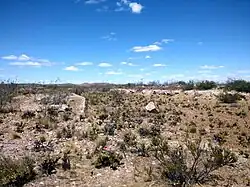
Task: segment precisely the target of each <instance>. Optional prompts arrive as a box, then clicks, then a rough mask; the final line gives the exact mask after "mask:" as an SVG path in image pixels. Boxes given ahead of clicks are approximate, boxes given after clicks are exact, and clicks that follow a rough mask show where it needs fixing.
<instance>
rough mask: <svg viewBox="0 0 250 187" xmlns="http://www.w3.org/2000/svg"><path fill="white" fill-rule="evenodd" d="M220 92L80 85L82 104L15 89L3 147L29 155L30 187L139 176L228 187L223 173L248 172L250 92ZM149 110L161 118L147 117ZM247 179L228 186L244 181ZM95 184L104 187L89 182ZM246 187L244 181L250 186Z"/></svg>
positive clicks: (3, 116)
mask: <svg viewBox="0 0 250 187" xmlns="http://www.w3.org/2000/svg"><path fill="white" fill-rule="evenodd" d="M214 84H215V83H214V82H212V81H201V82H194V81H190V82H187V83H186V82H179V83H178V82H174V83H166V84H161V83H159V82H151V83H150V85H149V84H144V83H140V84H135V85H131V87H130V89H127V87H126V85H119V87H123V86H124V87H125V88H126V89H117V87H118V86H117V85H112V86H113V88H111V87H108V88H107V89H106V88H105V87H102V88H100V89H99V88H94V87H87V88H86V87H84V86H81V85H79V86H77V89H78V90H75V92H76V93H79V94H81V95H82V96H80V95H74V94H70V93H72V92H74V87H72V86H71V87H67V86H65V87H63V86H59V85H55V86H50V87H49V86H45V85H32V86H30V87H28V88H29V89H26V88H25V90H24V89H23V87H24V86H22V87H19V86H17V88H16V89H17V90H15V92H14V93H13V95H12V98H11V100H12V102H11V101H10V102H8V103H6V105H5V106H4V108H5V109H7V108H14V110H12V111H15V113H10V112H9V111H10V110H8V112H5V113H3V112H2V113H0V124H1V129H0V149H1V150H3V152H4V153H6V154H7V155H17V156H19V155H24V153H25V154H26V153H27V154H30V155H32V158H34V160H35V161H36V162H33V166H32V168H34V170H35V173H36V175H35V176H36V179H35V180H32V179H33V178H32V179H31V178H29V177H28V178H29V179H27V180H26V179H24V180H23V181H25V183H27V182H28V181H30V180H32V181H30V185H29V184H27V186H38V187H40V186H41V185H40V182H41V184H42V183H43V182H44V184H45V183H46V182H47V180H50V179H51V177H52V178H53V179H54V178H55V181H58V182H61V181H62V180H63V181H66V182H69V181H70V180H72V181H82V178H84V182H86V181H87V182H89V183H90V185H92V186H95V185H99V184H100V183H99V181H105V182H107V183H105V185H106V184H107V185H117V186H121V185H123V184H124V183H125V182H124V181H125V180H126V182H127V181H130V182H131V184H133V183H134V182H135V181H134V178H133V175H134V177H135V178H136V182H137V180H138V181H142V184H141V185H146V186H147V185H148V184H149V183H150V185H151V184H152V185H154V184H155V186H158V184H159V186H160V184H163V186H164V185H169V184H170V185H173V186H192V185H193V184H203V183H205V185H208V186H210V185H215V184H216V185H219V186H225V185H227V184H226V182H227V181H228V180H227V178H228V175H227V174H228V173H232V172H234V170H235V169H238V168H237V167H238V165H240V166H241V167H242V168H244V175H245V173H249V172H250V170H249V169H248V168H247V166H246V163H247V162H246V161H248V160H244V162H243V161H242V159H249V151H248V150H249V146H250V138H249V135H248V134H249V133H250V131H249V128H248V125H249V117H250V116H249V106H250V103H249V94H245V93H240V92H236V91H228V90H226V89H224V90H223V89H221V87H217V89H213V88H214V87H215V85H214ZM185 86H186V88H185ZM220 86H223V85H220ZM180 89H187V90H189V89H194V90H190V91H185V90H183V91H182V90H180ZM207 89H213V90H207ZM27 90H28V92H26V91H27ZM200 90H206V91H200ZM59 92H60V93H59ZM58 93H59V95H58ZM219 93H220V94H219ZM18 94H22V95H18ZM53 95H56V96H53ZM16 96H18V97H16ZM75 96H76V97H77V99H79V97H80V99H79V100H77V99H76V100H74V99H75V98H74V97H75ZM82 97H84V99H86V100H85V101H86V103H84V102H83V100H81V98H82ZM59 98H60V99H59ZM13 101H15V102H13ZM79 101H80V102H79ZM150 102H152V103H154V105H155V106H156V107H157V112H155V113H154V112H150V111H149V110H147V109H146V105H148V104H149V103H150ZM227 103H228V104H227ZM14 106H20V108H18V107H14ZM81 106H83V107H81ZM78 107H79V108H78ZM2 111H3V110H2ZM187 134H188V136H187ZM162 137H164V138H162ZM198 137H202V139H201V138H200V139H199V140H197V138H198ZM229 148H230V150H231V151H228V149H229ZM235 155H239V157H240V158H241V159H239V160H238V161H237V158H236V156H235ZM6 158H8V159H9V158H10V157H6ZM12 160H13V162H14V161H15V163H21V160H19V159H18V160H16V159H12ZM16 161H18V162H16ZM136 162H138V163H141V165H140V164H138V165H136V166H135V164H134V163H136ZM91 163H92V164H91ZM234 163H237V164H234ZM121 164H124V167H123V166H122V167H120V166H121ZM0 165H1V163H0ZM2 165H3V164H2ZM224 166H227V167H224ZM232 166H233V167H232ZM222 167H223V168H222ZM17 168H18V167H17ZM110 168H111V169H110ZM221 168H222V169H221ZM112 169H114V170H116V171H115V172H114V171H112ZM241 171H243V170H240V171H239V174H238V173H237V174H235V176H233V177H231V178H232V181H233V179H234V180H238V179H239V177H241V178H244V177H242V176H243V172H241ZM56 172H58V173H57V174H56V175H52V174H54V173H56ZM111 172H114V173H111ZM133 172H134V173H133ZM237 172H238V170H237ZM0 173H1V171H0ZM49 175H52V176H49ZM62 175H65V177H64V178H63V179H62V178H60V177H61V176H62ZM15 176H16V175H15ZM96 176H98V178H99V179H98V180H93V178H94V177H96ZM218 176H219V177H218ZM41 177H42V178H41ZM6 179H7V178H5V179H4V180H5V181H7V180H6ZM85 179H86V180H85ZM18 180H19V179H18ZM10 181H11V182H10ZM13 181H14V182H13ZM15 181H17V180H16V179H15V177H13V178H11V179H10V178H8V181H7V183H8V182H10V183H8V184H13V185H14V186H15V184H17V183H15ZM111 181H112V182H111ZM113 181H114V182H113ZM246 181H247V179H246V178H244V180H241V181H240V182H239V183H240V184H241V185H243V186H246V185H247V182H246ZM212 182H214V184H212ZM5 183H6V182H5ZM5 183H4V184H5ZM7 183H6V184H7ZM55 183H56V182H55ZM55 183H53V184H52V185H55V186H56V185H59V184H58V183H57V184H55ZM231 183H232V182H231ZM231 183H230V184H231ZM82 184H83V183H81V182H79V185H82ZM126 184H127V183H126ZM232 184H233V183H232ZM1 185H2V184H1V183H0V186H1Z"/></svg>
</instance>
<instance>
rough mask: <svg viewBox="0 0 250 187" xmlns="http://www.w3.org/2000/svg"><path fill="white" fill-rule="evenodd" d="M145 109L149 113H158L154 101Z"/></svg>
mask: <svg viewBox="0 0 250 187" xmlns="http://www.w3.org/2000/svg"><path fill="white" fill-rule="evenodd" d="M145 108H146V110H147V111H148V112H157V109H156V106H155V104H154V102H152V101H151V102H150V103H148V104H147V106H146V107H145Z"/></svg>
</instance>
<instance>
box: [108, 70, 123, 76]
mask: <svg viewBox="0 0 250 187" xmlns="http://www.w3.org/2000/svg"><path fill="white" fill-rule="evenodd" d="M105 74H106V75H121V74H122V72H120V71H108V72H106V73H105Z"/></svg>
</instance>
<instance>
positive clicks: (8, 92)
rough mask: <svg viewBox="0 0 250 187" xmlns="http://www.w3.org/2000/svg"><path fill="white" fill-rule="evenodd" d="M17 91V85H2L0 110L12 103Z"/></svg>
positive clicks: (12, 83)
mask: <svg viewBox="0 0 250 187" xmlns="http://www.w3.org/2000/svg"><path fill="white" fill-rule="evenodd" d="M16 91H17V84H16V83H14V82H11V81H8V82H7V83H5V82H1V83H0V110H1V109H2V108H4V107H5V106H6V105H7V104H8V103H11V101H12V98H13V96H14V94H15V93H16Z"/></svg>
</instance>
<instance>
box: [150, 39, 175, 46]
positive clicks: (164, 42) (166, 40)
mask: <svg viewBox="0 0 250 187" xmlns="http://www.w3.org/2000/svg"><path fill="white" fill-rule="evenodd" d="M170 42H174V39H162V40H161V41H156V42H154V44H155V45H162V44H168V43H170Z"/></svg>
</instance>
